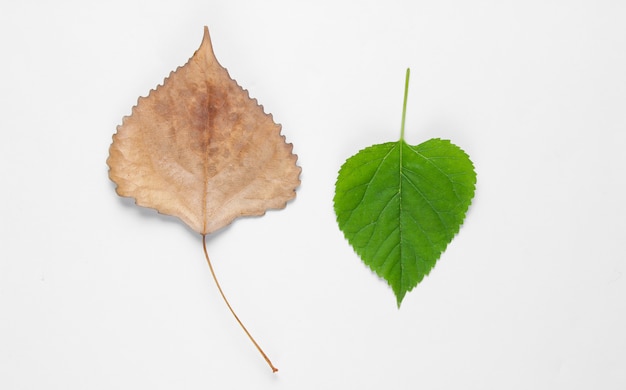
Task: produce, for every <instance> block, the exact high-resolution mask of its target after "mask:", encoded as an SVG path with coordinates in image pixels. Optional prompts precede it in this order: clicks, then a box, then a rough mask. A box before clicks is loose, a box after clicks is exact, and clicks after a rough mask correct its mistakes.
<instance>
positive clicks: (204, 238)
mask: <svg viewBox="0 0 626 390" xmlns="http://www.w3.org/2000/svg"><path fill="white" fill-rule="evenodd" d="M202 249H204V256H205V257H206V261H207V263H208V264H209V269H210V270H211V275H213V280H214V281H215V285H216V286H217V289H218V290H219V292H220V295H222V298H223V299H224V302H225V303H226V306H228V309H229V310H230V312H231V313H232V314H233V316H234V317H235V319H236V320H237V322H238V323H239V326H241V329H243V331H244V332H246V334H247V335H248V338H250V341H252V344H254V346H255V347H256V349H257V350H258V351H259V352H260V353H261V355H262V356H263V359H265V361H266V362H267V364H269V366H270V367H271V369H272V372H276V371H278V368H276V367H274V365H273V364H272V362H271V361H270V359H269V358H268V357H267V355H266V354H265V352H263V350H262V349H261V347H260V346H259V344H257V342H256V341H255V340H254V337H252V335H251V334H250V332H248V329H246V327H245V326H244V325H243V323H242V322H241V320H240V319H239V317H237V314H235V311H234V310H233V308H232V307H231V306H230V303H228V299H226V295H224V292H223V291H222V287H221V286H220V282H218V281H217V277H216V276H215V271H213V265H211V260H210V259H209V254H208V252H207V250H206V234H203V235H202Z"/></svg>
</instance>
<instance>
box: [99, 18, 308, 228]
mask: <svg viewBox="0 0 626 390" xmlns="http://www.w3.org/2000/svg"><path fill="white" fill-rule="evenodd" d="M280 131H281V127H280V126H279V125H277V124H276V123H274V121H273V119H272V116H271V115H268V114H265V113H264V112H263V108H262V107H261V106H260V105H258V103H257V101H256V100H255V99H251V98H250V97H249V95H248V92H247V91H245V90H243V89H242V88H241V87H240V86H239V85H237V83H236V82H235V81H234V80H233V79H231V78H230V76H229V75H228V72H227V71H226V69H224V68H223V67H222V66H221V65H220V64H219V63H218V61H217V59H216V58H215V55H214V54H213V48H212V46H211V40H210V37H209V31H208V28H206V27H205V31H204V39H203V40H202V44H201V45H200V48H199V49H198V50H197V51H196V52H195V53H194V55H193V57H191V59H190V60H189V61H188V62H187V64H185V65H184V66H182V67H180V68H178V69H177V70H176V71H175V72H172V73H171V74H170V76H169V77H168V78H167V79H165V81H164V82H163V85H162V86H159V87H157V88H156V89H155V90H153V91H151V92H150V94H149V95H148V96H147V97H142V98H139V100H138V102H137V105H136V106H135V107H133V110H132V114H131V115H130V116H128V117H125V118H124V120H123V123H122V125H121V126H119V127H118V128H117V134H115V135H114V136H113V144H112V145H111V148H110V151H109V153H110V154H109V159H108V160H107V163H108V165H109V167H110V171H109V177H110V178H111V180H113V181H114V182H115V183H116V184H117V193H118V194H119V195H121V196H127V197H132V198H135V199H136V202H137V204H138V205H140V206H145V207H151V208H154V209H157V210H158V211H159V212H161V213H163V214H169V215H173V216H176V217H179V218H180V219H182V220H183V221H184V222H185V223H186V224H187V225H189V226H190V227H191V228H192V229H193V230H195V231H197V232H198V233H200V234H208V233H211V232H214V231H216V230H218V229H220V228H222V227H224V226H226V225H228V224H229V223H231V222H232V221H233V220H234V219H235V218H237V217H240V216H246V215H263V214H264V213H265V211H266V210H268V209H280V208H284V207H285V204H286V202H287V201H288V200H290V199H292V198H294V197H295V189H296V188H297V187H298V185H299V184H300V179H299V176H300V167H298V166H297V165H296V160H297V156H296V155H295V154H293V153H292V145H291V144H287V143H286V142H285V138H284V137H283V136H281V134H280Z"/></svg>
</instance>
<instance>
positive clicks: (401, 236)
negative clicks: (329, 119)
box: [334, 139, 476, 306]
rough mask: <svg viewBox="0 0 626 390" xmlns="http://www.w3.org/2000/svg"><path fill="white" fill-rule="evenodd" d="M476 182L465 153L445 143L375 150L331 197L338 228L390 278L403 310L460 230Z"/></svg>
mask: <svg viewBox="0 0 626 390" xmlns="http://www.w3.org/2000/svg"><path fill="white" fill-rule="evenodd" d="M475 182H476V174H475V172H474V168H473V164H472V163H471V160H470V159H469V157H468V156H467V154H466V153H465V152H464V151H463V150H461V149H460V148H459V147H457V146H456V145H454V144H452V143H450V142H449V141H445V140H440V139H431V140H429V141H426V142H424V143H422V144H420V145H417V146H410V145H408V144H407V143H406V142H405V141H404V140H403V139H401V140H400V141H398V142H391V143H385V144H378V145H373V146H370V147H368V148H365V149H363V150H361V151H360V152H359V153H357V154H356V155H354V156H352V157H350V158H348V159H347V160H346V162H345V163H344V165H343V166H342V167H341V169H340V171H339V175H338V178H337V182H336V185H335V197H334V208H335V213H336V215H337V223H338V224H339V228H340V229H341V230H342V231H343V233H344V236H345V237H346V239H347V240H348V242H349V243H350V244H351V245H352V247H353V248H354V249H355V251H356V253H357V254H358V255H359V256H360V257H361V259H362V260H363V262H364V263H365V264H366V265H368V266H369V267H370V269H372V271H374V272H375V273H376V274H377V275H378V276H380V277H381V278H383V279H385V280H386V281H387V283H388V284H389V285H390V287H391V288H392V290H393V292H394V294H395V296H396V300H397V304H398V306H400V304H401V302H402V300H403V298H404V296H405V295H406V293H407V292H409V291H411V290H412V289H413V288H414V287H415V286H416V285H417V284H418V283H419V282H421V281H422V279H423V278H424V277H425V276H426V275H428V274H429V273H430V270H431V269H432V268H433V267H434V265H435V263H436V261H437V259H438V258H439V257H440V255H441V253H442V252H443V251H444V250H445V248H446V247H447V245H448V244H449V242H450V241H451V240H452V238H453V237H454V235H456V233H457V232H458V230H459V228H460V226H461V224H462V222H463V220H464V218H465V213H466V211H467V209H468V208H469V205H470V203H471V199H472V197H473V195H474V188H475ZM442 193H443V194H445V196H442Z"/></svg>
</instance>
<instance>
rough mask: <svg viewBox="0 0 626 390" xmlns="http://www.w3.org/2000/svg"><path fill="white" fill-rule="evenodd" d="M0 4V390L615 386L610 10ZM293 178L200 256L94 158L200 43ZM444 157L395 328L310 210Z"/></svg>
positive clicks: (622, 285)
mask: <svg viewBox="0 0 626 390" xmlns="http://www.w3.org/2000/svg"><path fill="white" fill-rule="evenodd" d="M7 3H9V2H8V1H4V2H3V3H2V5H1V6H0V50H1V53H2V54H1V59H0V76H1V77H2V82H1V85H0V113H1V114H0V130H1V131H2V134H1V135H2V138H1V139H0V183H1V191H0V388H2V389H7V390H12V389H133V390H135V389H151V390H157V389H413V388H421V389H591V388H598V389H604V390H610V389H624V388H626V332H624V329H626V267H625V261H626V250H625V249H624V238H625V236H626V205H625V202H624V168H625V167H626V156H625V154H624V149H625V146H626V145H625V144H626V71H625V69H626V27H625V24H624V21H625V20H626V3H625V2H623V1H610V0H581V1H571V0H567V1H566V0H563V1H556V0H536V1H535V0H527V1H501V0H484V1H452V0H442V1H422V0H418V1H392V0H385V1H381V0H378V1H363V0H359V1H343V2H342V1H338V0H333V1H319V0H318V1H314V2H295V1H264V2H257V1H222V2H218V1H210V0H205V1H193V0H187V1H185V0H177V1H172V2H167V1H154V0H152V1H142V2H139V1H130V0H125V1H99V2H87V1H76V2H71V1H54V2H52V1H51V2H44V1H39V2H37V1H27V0H25V1H20V2H17V1H14V2H10V4H7ZM204 25H208V26H209V28H210V30H211V36H212V39H213V45H214V49H215V53H216V55H217V57H218V59H219V60H220V62H221V63H222V64H223V65H224V66H225V67H226V68H228V70H229V72H230V74H231V76H232V77H233V78H235V79H236V80H237V81H238V83H239V84H240V85H242V86H243V87H244V88H246V89H248V90H249V91H250V94H251V96H252V97H255V98H257V99H258V100H259V102H260V103H261V104H263V105H264V107H265V110H266V111H267V112H270V113H272V114H273V115H274V118H275V120H276V121H277V122H279V123H281V124H282V125H283V134H284V135H285V136H286V137H287V140H288V142H292V143H293V144H294V152H295V153H297V154H298V155H299V160H298V161H299V162H298V163H299V165H300V166H302V168H303V173H302V176H301V179H302V185H301V187H300V188H299V189H298V195H297V198H296V200H295V201H293V202H290V203H289V204H288V205H287V208H286V209H285V210H280V211H272V212H269V213H268V214H267V215H265V216H264V217H261V218H247V219H242V220H238V221H236V222H235V223H233V224H232V225H231V226H229V227H228V228H226V229H224V230H223V231H221V232H219V233H217V234H215V235H214V236H213V237H211V238H210V239H209V243H208V249H209V253H210V254H211V256H212V259H213V262H214V264H215V268H216V272H217V273H218V276H219V278H220V281H221V283H222V286H223V287H224V289H225V292H226V294H227V295H228V296H229V298H230V300H231V303H232V304H233V306H234V307H235V309H236V311H238V314H239V315H240V317H241V318H242V320H243V321H244V323H246V324H247V326H248V328H249V329H250V331H251V332H252V334H253V335H254V336H255V337H256V338H257V340H258V341H259V343H260V344H261V345H262V346H263V348H264V349H265V351H266V352H267V354H268V355H269V356H270V358H271V359H272V360H273V362H274V363H275V365H276V366H277V367H279V369H280V371H279V372H278V373H277V374H272V373H271V371H270V369H269V368H268V367H267V365H266V364H265V362H264V361H263V360H262V358H261V356H260V355H259V354H258V353H257V352H256V351H255V350H254V348H253V346H252V345H251V343H250V342H249V341H248V340H247V339H246V337H245V335H244V334H243V332H242V331H241V329H239V328H238V326H237V324H236V323H235V321H234V320H233V318H232V317H231V315H230V313H228V311H227V309H226V307H225V306H224V304H223V302H222V301H221V298H220V297H219V295H218V292H217V290H216V288H215V286H214V284H213V281H212V279H211V276H210V273H209V270H208V267H207V265H206V262H205V260H204V257H203V254H202V249H201V240H200V236H199V235H197V234H195V233H193V232H192V231H191V230H189V229H188V228H186V227H185V226H184V225H183V224H182V223H181V222H179V221H178V220H177V219H175V218H171V217H165V216H162V215H158V214H157V213H156V212H154V211H152V210H147V209H141V208H139V207H137V206H135V205H134V204H133V202H132V200H129V199H122V198H120V197H118V196H117V195H116V194H115V192H114V185H113V183H112V182H110V180H109V179H108V177H107V166H106V164H105V161H106V158H107V155H108V148H109V145H110V143H111V136H112V135H113V133H114V132H115V129H116V126H117V125H119V124H120V123H121V120H122V117H123V116H125V115H129V114H130V111H131V107H132V106H133V105H134V104H135V103H136V101H137V98H138V97H139V96H145V95H146V94H147V93H148V91H149V90H150V89H151V88H154V87H155V86H156V85H157V84H160V83H161V82H162V81H163V78H164V77H166V76H167V75H168V74H169V72H170V71H172V70H174V69H175V68H176V67H177V66H180V65H183V64H184V63H185V62H186V61H187V59H188V58H189V57H190V56H191V55H192V54H193V52H194V51H195V50H196V49H197V48H198V46H199V44H200V41H201V38H202V32H203V26H204ZM407 67H411V70H412V80H411V89H410V93H409V104H408V116H407V127H406V138H407V141H408V142H409V143H412V144H418V143H420V142H423V141H425V140H427V139H429V138H432V137H441V138H448V139H451V140H452V141H453V142H454V143H456V144H457V145H459V146H461V147H462V148H463V149H465V150H466V151H467V152H468V153H469V154H470V156H471V157H472V159H473V161H474V163H475V165H476V170H477V172H478V185H477V191H476V196H475V199H474V203H473V205H472V206H471V208H470V212H469V214H468V216H467V219H466V221H465V224H464V226H463V227H462V229H461V231H460V233H459V235H458V236H457V237H456V238H455V240H454V241H453V242H452V243H451V244H450V246H449V247H448V249H447V251H446V252H445V253H444V254H443V256H442V258H441V259H440V261H439V263H438V264H437V266H436V267H435V269H434V270H433V272H432V273H431V275H430V276H428V277H427V278H426V279H425V280H424V281H423V282H422V283H421V284H420V285H419V286H418V287H416V288H415V289H414V290H413V291H412V292H410V293H409V294H408V295H407V296H406V298H405V299H404V301H403V304H402V307H401V308H400V309H399V310H398V309H397V307H396V304H395V298H394V296H393V294H392V292H391V289H390V288H389V287H388V286H387V285H386V284H385V283H384V282H382V281H380V280H379V279H378V278H376V277H375V276H374V275H373V274H372V273H371V272H370V271H369V270H368V269H367V268H366V267H365V266H364V265H363V264H362V263H361V261H360V260H359V259H358V257H357V256H356V255H355V254H354V252H353V251H352V249H351V247H350V246H349V245H348V244H347V242H346V241H345V240H344V238H343V236H342V233H341V232H340V231H339V229H338V228H337V225H336V223H335V217H334V213H333V210H332V197H333V190H334V182H335V178H336V172H337V170H338V168H339V167H340V165H341V164H342V163H343V161H344V160H345V159H346V158H347V157H349V156H350V155H352V154H354V153H356V152H357V151H358V150H360V149H361V148H363V147H365V146H368V145H370V144H374V143H381V142H386V141H395V140H397V139H398V137H399V125H400V116H401V108H402V107H401V106H402V93H403V87H404V72H405V69H406V68H407Z"/></svg>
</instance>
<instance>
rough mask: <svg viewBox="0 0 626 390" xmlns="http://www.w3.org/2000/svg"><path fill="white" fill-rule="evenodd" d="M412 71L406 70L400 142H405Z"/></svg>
mask: <svg viewBox="0 0 626 390" xmlns="http://www.w3.org/2000/svg"><path fill="white" fill-rule="evenodd" d="M410 75H411V69H410V68H406V79H405V81H404V103H402V125H401V127H400V141H404V121H405V119H406V101H407V99H408V97H409V76H410Z"/></svg>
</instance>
